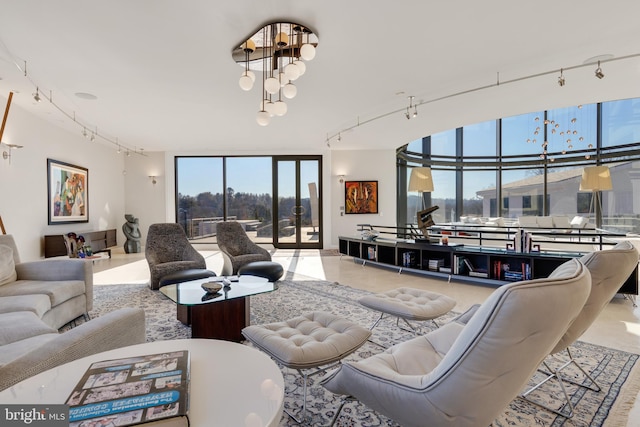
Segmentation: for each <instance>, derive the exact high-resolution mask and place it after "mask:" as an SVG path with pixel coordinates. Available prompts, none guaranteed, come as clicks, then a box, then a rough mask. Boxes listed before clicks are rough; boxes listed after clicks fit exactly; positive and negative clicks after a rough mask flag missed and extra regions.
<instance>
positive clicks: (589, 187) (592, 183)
mask: <svg viewBox="0 0 640 427" xmlns="http://www.w3.org/2000/svg"><path fill="white" fill-rule="evenodd" d="M603 190H613V185H612V184H611V173H610V172H609V168H608V167H607V166H589V167H586V168H584V169H583V171H582V180H581V181H580V191H603Z"/></svg>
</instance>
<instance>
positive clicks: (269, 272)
mask: <svg viewBox="0 0 640 427" xmlns="http://www.w3.org/2000/svg"><path fill="white" fill-rule="evenodd" d="M283 273H284V269H283V268H282V265H280V264H279V263H277V262H273V261H254V262H250V263H248V264H245V265H243V266H242V267H240V268H239V269H238V276H242V275H245V276H257V277H264V278H265V279H268V280H269V281H270V282H275V281H277V280H279V279H280V278H281V277H282V274H283Z"/></svg>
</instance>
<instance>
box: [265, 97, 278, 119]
mask: <svg viewBox="0 0 640 427" xmlns="http://www.w3.org/2000/svg"><path fill="white" fill-rule="evenodd" d="M275 107H276V105H275V104H274V103H273V102H271V101H269V100H266V102H265V103H264V110H265V111H266V112H267V113H269V115H270V116H274V115H275V114H276V111H275V109H276V108H275Z"/></svg>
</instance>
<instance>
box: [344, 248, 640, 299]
mask: <svg viewBox="0 0 640 427" xmlns="http://www.w3.org/2000/svg"><path fill="white" fill-rule="evenodd" d="M338 241H339V244H338V248H339V251H340V254H341V256H344V255H346V256H350V257H353V258H354V260H356V262H361V263H362V264H363V265H364V264H372V265H376V266H380V267H385V268H393V269H397V270H398V271H399V272H400V273H402V272H408V273H414V274H421V275H425V276H430V277H436V278H441V279H446V280H456V281H462V282H469V283H476V284H482V285H488V286H501V285H504V284H506V283H509V282H512V281H518V280H524V279H538V278H543V277H547V276H548V275H549V274H551V272H553V270H555V269H556V267H558V266H559V265H561V264H562V263H564V262H566V261H568V260H570V259H571V258H577V257H580V256H582V255H584V254H585V253H586V252H577V251H576V252H551V251H541V252H528V253H521V252H515V251H510V250H506V249H499V248H488V247H480V246H467V245H463V244H449V245H439V244H432V243H427V242H415V243H413V242H408V241H406V240H404V239H385V238H378V239H376V240H374V241H371V240H364V239H360V238H357V237H343V236H339V237H338ZM620 293H622V294H627V295H638V268H636V269H635V270H634V271H633V273H632V274H631V276H629V278H628V279H627V281H626V282H625V283H624V284H623V285H622V287H621V288H620Z"/></svg>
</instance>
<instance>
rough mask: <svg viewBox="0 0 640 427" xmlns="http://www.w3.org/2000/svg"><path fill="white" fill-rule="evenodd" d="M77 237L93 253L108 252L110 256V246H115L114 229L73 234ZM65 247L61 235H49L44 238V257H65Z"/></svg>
mask: <svg viewBox="0 0 640 427" xmlns="http://www.w3.org/2000/svg"><path fill="white" fill-rule="evenodd" d="M75 233H76V234H77V235H82V236H84V238H85V241H86V242H89V244H90V245H91V249H92V250H93V253H98V252H108V253H109V256H111V249H109V248H110V247H112V246H116V245H117V244H118V243H117V241H116V229H115V228H113V229H109V230H101V231H86V232H77V231H76V232H75ZM66 255H67V246H66V245H65V243H64V235H63V234H51V235H47V236H44V257H45V258H51V257H55V256H66Z"/></svg>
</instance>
